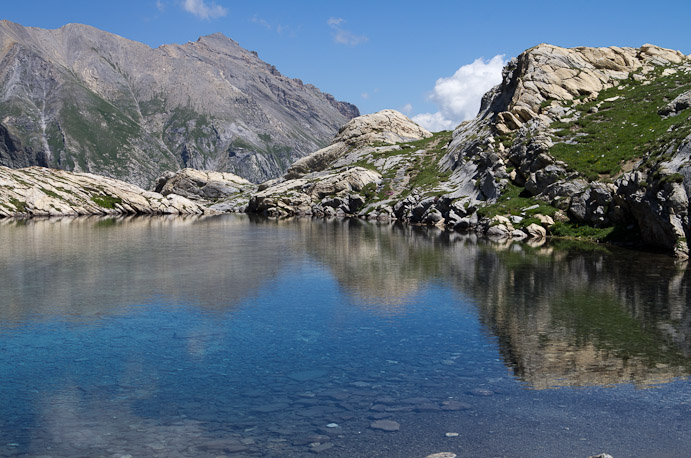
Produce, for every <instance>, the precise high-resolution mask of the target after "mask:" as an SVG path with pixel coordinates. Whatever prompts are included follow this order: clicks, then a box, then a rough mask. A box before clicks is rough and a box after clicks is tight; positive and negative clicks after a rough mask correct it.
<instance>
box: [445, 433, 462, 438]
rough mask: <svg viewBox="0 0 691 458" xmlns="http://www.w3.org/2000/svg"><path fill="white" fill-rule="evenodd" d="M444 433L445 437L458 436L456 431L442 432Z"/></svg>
mask: <svg viewBox="0 0 691 458" xmlns="http://www.w3.org/2000/svg"><path fill="white" fill-rule="evenodd" d="M444 435H445V436H446V437H458V436H460V434H458V433H446V434H444Z"/></svg>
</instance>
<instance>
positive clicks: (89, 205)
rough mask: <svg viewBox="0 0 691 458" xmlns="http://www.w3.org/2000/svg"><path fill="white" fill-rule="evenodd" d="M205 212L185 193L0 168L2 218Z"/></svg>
mask: <svg viewBox="0 0 691 458" xmlns="http://www.w3.org/2000/svg"><path fill="white" fill-rule="evenodd" d="M204 212H205V209H204V208H203V207H202V206H200V205H198V204H197V203H195V202H192V201H191V200H189V199H186V198H184V197H181V196H179V195H176V194H169V195H167V196H163V195H161V194H159V193H155V192H151V191H145V190H143V189H141V188H139V187H137V186H135V185H132V184H129V183H125V182H123V181H119V180H115V179H113V178H106V177H101V176H97V175H92V174H89V173H73V172H66V171H63V170H54V169H47V168H43V167H28V168H24V169H10V168H7V167H2V166H0V217H12V216H20V217H27V216H80V215H134V214H201V213H204Z"/></svg>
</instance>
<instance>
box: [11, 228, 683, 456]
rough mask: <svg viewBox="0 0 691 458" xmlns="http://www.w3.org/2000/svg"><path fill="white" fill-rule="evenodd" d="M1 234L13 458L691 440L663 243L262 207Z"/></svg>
mask: <svg viewBox="0 0 691 458" xmlns="http://www.w3.org/2000/svg"><path fill="white" fill-rule="evenodd" d="M0 240H2V246H1V247H0V287H1V289H2V296H1V299H0V456H51V457H63V456H64V457H73V456H107V457H124V456H132V457H138V456H195V457H196V456H210V457H213V456H269V457H301V456H314V454H315V453H318V454H320V455H323V456H334V457H425V456H427V455H429V454H432V453H438V452H453V453H455V454H457V455H458V456H469V457H485V456H487V457H492V456H509V457H514V456H516V457H523V456H526V457H528V456H529V457H543V456H544V457H555V456H565V457H566V456H573V457H587V456H590V455H593V454H596V453H600V452H608V453H610V454H612V455H614V456H615V457H621V456H627V457H634V456H656V457H664V456H670V457H672V456H686V455H688V450H691V437H689V435H688V434H687V431H688V429H689V427H690V426H691V416H690V412H689V403H690V402H691V385H690V384H689V381H688V379H687V376H688V374H689V373H690V372H691V350H690V344H691V313H689V311H690V310H689V307H690V306H689V303H690V302H691V300H689V274H688V273H687V271H686V268H685V266H684V265H680V264H676V263H674V261H673V260H671V259H669V258H667V257H664V256H658V255H652V254H643V253H631V252H627V251H622V250H613V249H604V248H602V247H587V249H584V248H583V247H579V246H569V245H563V244H562V245H552V246H547V245H544V246H529V245H521V244H505V245H501V244H499V245H493V244H489V243H486V242H478V241H476V240H474V239H472V238H470V237H464V236H461V235H458V234H448V233H443V232H439V231H436V230H432V229H422V228H411V227H404V226H395V225H393V226H392V225H376V224H370V223H365V222H361V221H344V222H341V221H331V222H318V221H310V220H290V221H284V222H276V221H270V220H262V219H258V220H255V219H249V218H247V217H245V216H222V217H205V218H204V217H201V218H198V217H195V218H131V219H78V220H33V221H28V222H14V221H4V222H0ZM382 421H384V422H383V423H382ZM378 427H384V428H385V429H386V428H389V429H396V430H395V431H386V430H382V429H379V428H378ZM447 433H448V434H447Z"/></svg>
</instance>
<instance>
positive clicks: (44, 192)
mask: <svg viewBox="0 0 691 458" xmlns="http://www.w3.org/2000/svg"><path fill="white" fill-rule="evenodd" d="M39 189H40V190H41V192H43V194H45V195H47V196H50V197H53V198H55V199H60V200H64V199H63V198H62V196H61V195H60V194H58V193H57V192H55V191H51V190H50V189H46V188H39Z"/></svg>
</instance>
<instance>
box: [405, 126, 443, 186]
mask: <svg viewBox="0 0 691 458" xmlns="http://www.w3.org/2000/svg"><path fill="white" fill-rule="evenodd" d="M452 136H453V132H451V131H448V130H445V131H441V132H436V133H434V134H433V135H432V137H430V138H427V139H424V140H417V141H414V142H410V143H405V144H404V145H406V146H408V147H410V148H411V150H412V149H425V151H426V152H425V154H424V155H423V156H418V158H417V159H416V160H415V162H414V163H413V164H412V168H411V169H409V171H410V173H411V177H410V183H409V188H410V189H419V190H429V189H432V188H434V187H436V186H438V185H439V184H440V183H442V182H444V181H447V180H448V179H449V177H450V176H451V171H450V170H447V171H444V172H442V171H441V170H439V161H441V159H442V157H444V154H446V149H445V148H444V147H445V146H446V145H447V144H448V143H449V142H450V141H451V138H452Z"/></svg>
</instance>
